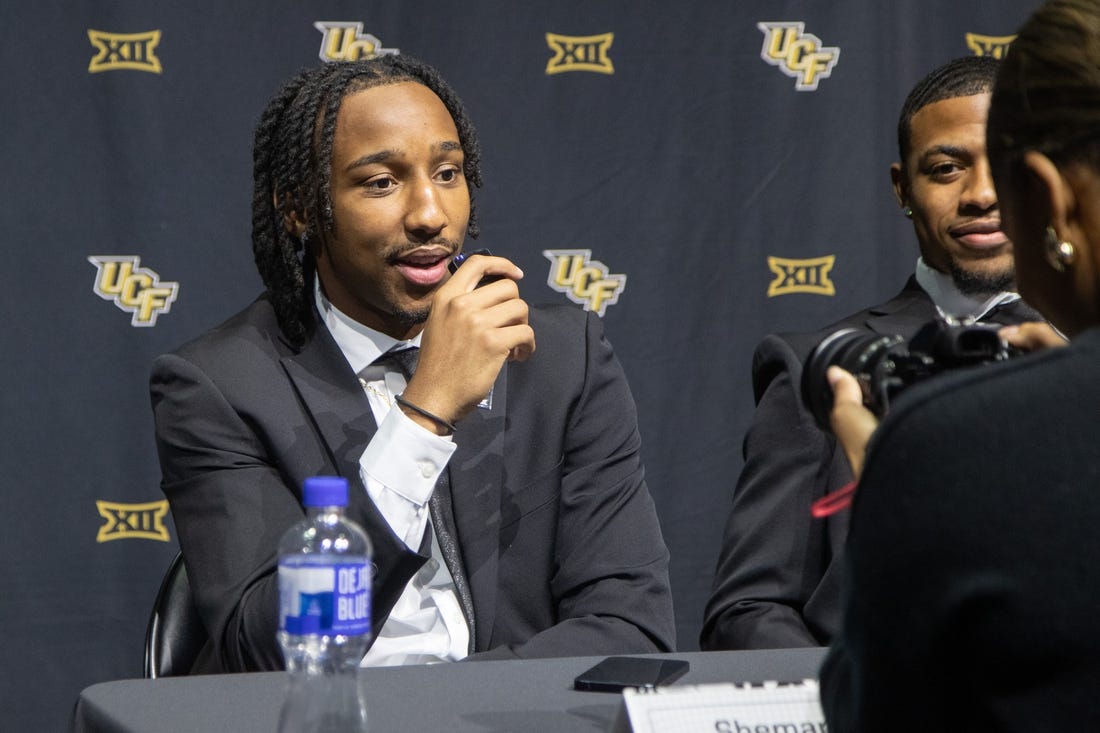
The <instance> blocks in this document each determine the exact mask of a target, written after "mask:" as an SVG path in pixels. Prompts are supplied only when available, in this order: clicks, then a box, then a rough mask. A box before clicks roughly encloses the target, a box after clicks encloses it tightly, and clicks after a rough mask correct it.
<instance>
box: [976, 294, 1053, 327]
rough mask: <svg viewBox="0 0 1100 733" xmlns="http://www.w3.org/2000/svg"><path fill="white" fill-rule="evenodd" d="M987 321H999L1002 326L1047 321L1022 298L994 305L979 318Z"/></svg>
mask: <svg viewBox="0 0 1100 733" xmlns="http://www.w3.org/2000/svg"><path fill="white" fill-rule="evenodd" d="M979 320H981V321H983V322H986V323H998V324H1000V325H1002V326H1015V325H1017V324H1019V323H1027V322H1029V321H1045V320H1046V319H1045V318H1043V316H1042V314H1040V313H1039V311H1037V310H1035V309H1034V308H1032V307H1031V306H1030V305H1028V304H1027V303H1025V302H1024V301H1023V300H1022V299H1020V298H1017V299H1016V300H1013V301H1010V302H1008V303H1001V304H1000V305H997V306H994V307H993V309H992V310H990V311H989V312H988V313H986V314H985V315H984V316H982V317H981V319H979Z"/></svg>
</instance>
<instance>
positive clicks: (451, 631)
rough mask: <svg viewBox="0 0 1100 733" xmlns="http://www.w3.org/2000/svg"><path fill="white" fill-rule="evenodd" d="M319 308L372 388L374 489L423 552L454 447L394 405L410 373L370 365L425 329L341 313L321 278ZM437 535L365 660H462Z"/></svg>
mask: <svg viewBox="0 0 1100 733" xmlns="http://www.w3.org/2000/svg"><path fill="white" fill-rule="evenodd" d="M314 297H315V300H316V303H317V310H318V312H319V313H320V314H321V319H322V321H323V322H324V324H325V326H326V327H327V328H328V330H329V332H330V333H331V334H332V337H333V339H334V340H335V341H336V344H337V345H338V346H339V347H340V350H341V351H342V352H343V354H344V357H345V358H346V359H347V360H348V364H350V365H351V368H352V370H353V371H354V372H355V373H356V374H359V375H360V379H359V382H360V384H362V385H363V389H364V391H365V392H366V395H367V401H368V402H369V403H370V408H371V412H372V413H373V414H374V420H375V422H376V423H377V425H378V431H377V432H376V433H375V435H374V437H373V438H372V439H371V441H370V443H369V444H368V445H367V448H366V450H365V451H363V455H362V456H361V457H360V459H359V472H360V476H361V477H362V479H363V485H364V486H366V488H367V494H368V495H369V496H370V498H371V500H372V501H373V502H374V504H375V506H376V507H378V510H379V511H380V512H381V513H382V516H383V517H385V519H386V522H387V523H389V525H390V528H391V529H393V531H394V534H396V535H397V536H398V537H400V538H401V539H402V540H404V542H405V544H406V545H408V547H409V548H411V549H412V550H413V551H418V550H419V549H420V546H421V542H422V541H423V539H424V532H425V529H429V530H430V527H431V523H430V518H431V517H430V511H429V509H428V500H429V499H430V498H431V495H432V491H433V490H434V489H435V483H436V481H437V480H438V479H439V476H440V474H441V473H442V472H443V471H444V470H445V469H446V467H447V462H448V461H449V460H450V458H451V455H452V454H453V453H454V451H455V447H456V446H455V444H454V441H453V440H451V438H450V436H439V435H436V434H435V433H432V432H431V431H429V430H425V429H424V428H422V427H420V426H419V425H417V424H416V423H415V422H413V421H412V420H410V419H409V418H408V416H407V415H405V413H404V412H402V411H401V410H392V409H390V408H391V407H392V405H393V396H394V395H397V394H401V393H402V392H403V391H404V389H405V387H406V383H405V376H404V375H403V374H402V373H401V372H399V371H397V370H395V369H392V368H390V369H388V370H386V369H384V368H382V367H378V366H371V364H372V362H374V360H375V359H377V358H378V357H379V356H381V355H382V354H384V353H386V352H387V351H389V350H391V349H392V348H394V347H395V346H396V347H398V348H405V347H406V346H419V344H420V336H419V335H418V336H416V337H415V338H413V339H411V340H410V341H398V340H397V339H394V338H391V337H390V336H387V335H386V334H383V333H380V332H378V331H375V330H374V329H371V328H368V327H366V326H364V325H363V324H361V323H359V322H357V321H355V320H353V319H351V318H350V317H348V316H347V315H345V314H344V313H341V312H340V311H339V310H338V309H337V308H336V307H335V306H333V305H332V304H331V303H330V302H329V301H328V299H327V298H326V297H325V296H324V294H323V293H322V292H321V289H320V286H319V285H318V284H316V282H315V285H314ZM430 534H431V538H430V539H431V559H430V560H429V561H428V562H427V563H425V564H424V566H423V567H422V568H421V569H420V571H419V572H417V573H416V575H414V576H413V578H412V579H411V580H410V581H409V583H408V585H406V586H405V590H404V592H403V593H402V594H401V596H400V597H399V598H398V599H397V603H396V604H395V605H394V607H393V610H392V611H391V612H390V615H389V618H387V619H386V622H385V624H383V626H382V628H381V629H375V637H376V638H375V641H374V644H373V645H372V646H371V648H370V650H368V651H367V654H366V656H365V657H364V658H363V661H362V662H361V666H364V667H383V666H392V665H399V664H427V663H432V662H442V661H453V660H458V659H462V658H463V657H465V656H466V654H467V652H468V646H469V642H470V631H469V628H468V627H467V626H466V619H465V617H464V616H463V614H462V607H461V606H460V605H459V602H458V596H457V595H456V594H455V586H454V579H453V578H452V577H451V574H450V571H449V570H448V569H447V564H446V563H445V562H444V561H443V556H442V554H441V553H440V550H439V543H438V541H437V540H436V537H435V533H434V532H430Z"/></svg>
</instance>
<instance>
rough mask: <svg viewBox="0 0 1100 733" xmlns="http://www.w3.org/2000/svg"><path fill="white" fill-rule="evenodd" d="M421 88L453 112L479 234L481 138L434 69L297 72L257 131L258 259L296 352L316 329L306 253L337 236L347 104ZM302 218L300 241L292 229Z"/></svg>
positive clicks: (392, 62)
mask: <svg viewBox="0 0 1100 733" xmlns="http://www.w3.org/2000/svg"><path fill="white" fill-rule="evenodd" d="M409 81H411V82H416V83H418V84H423V85H424V86H426V87H427V88H428V89H430V90H432V91H433V92H434V93H435V94H436V96H438V97H439V98H440V100H441V101H442V102H443V105H444V106H445V107H446V108H447V111H448V112H450V114H451V118H452V119H453V120H454V123H455V127H456V128H457V130H458V139H459V143H460V144H461V145H462V151H463V153H464V155H465V162H464V163H463V173H464V174H465V177H466V180H467V182H468V183H469V184H470V188H471V195H470V198H471V201H470V220H469V224H468V226H467V233H468V234H469V235H470V236H471V237H476V236H477V234H478V228H477V220H476V216H475V209H474V202H473V192H472V189H473V188H475V187H479V186H481V151H480V149H479V147H478V141H477V132H476V131H475V129H474V126H473V123H472V122H471V121H470V119H469V117H467V115H466V111H465V109H464V108H463V106H462V102H461V101H460V100H459V98H458V96H457V95H456V94H455V92H454V90H452V89H451V87H450V86H449V85H448V84H447V82H445V81H444V80H443V78H442V77H441V76H440V75H439V73H438V72H437V71H436V70H435V69H433V68H432V67H431V66H429V65H427V64H425V63H424V62H422V61H418V60H416V59H414V58H412V57H410V56H403V55H396V54H395V55H386V56H378V57H374V58H370V59H363V60H359V61H344V62H337V63H331V64H326V65H324V66H320V67H317V68H311V69H307V70H304V71H301V72H299V73H298V74H297V75H296V76H295V77H294V78H292V79H291V80H290V81H288V82H287V83H286V84H284V85H283V87H282V89H281V90H280V91H279V92H278V94H276V95H275V97H274V98H273V99H272V100H271V102H270V103H269V104H268V106H267V109H265V110H264V112H263V115H262V116H261V117H260V121H259V124H258V125H257V126H256V134H255V140H254V143H253V148H252V177H253V194H252V252H253V256H254V257H255V260H256V268H257V269H258V270H259V272H260V277H261V278H262V279H263V283H264V287H265V288H266V291H267V297H268V299H269V300H270V302H271V304H272V306H273V308H274V309H275V315H276V318H277V319H278V321H279V327H280V328H281V329H282V330H283V333H284V334H285V335H286V337H287V338H288V339H289V341H290V343H291V344H292V345H293V346H294V347H295V348H297V347H300V346H301V345H302V343H304V341H305V337H306V333H307V330H308V328H309V326H310V324H311V323H312V322H313V316H312V309H313V306H312V300H311V298H310V284H311V283H312V278H313V271H314V267H315V263H314V262H313V257H312V255H311V254H310V252H309V251H308V248H307V247H306V243H307V242H308V240H309V238H310V237H311V236H314V235H315V234H316V233H317V231H319V230H323V231H325V232H332V231H333V229H334V227H335V220H334V217H333V208H332V193H331V177H332V143H333V135H334V132H335V130H336V117H337V114H338V113H339V111H340V105H341V104H342V103H343V100H344V98H345V97H347V96H348V95H349V94H352V93H354V92H358V91H362V90H364V89H369V88H371V87H376V86H382V85H386V84H396V83H399V82H409ZM291 215H296V216H297V217H299V218H300V219H302V220H304V221H305V222H306V231H305V232H304V233H303V234H302V236H301V238H300V239H299V238H297V237H295V236H294V235H293V234H292V233H291V232H290V231H288V230H287V227H286V221H287V220H288V218H289V217H290V216H291Z"/></svg>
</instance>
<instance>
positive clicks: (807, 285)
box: [768, 255, 836, 298]
mask: <svg viewBox="0 0 1100 733" xmlns="http://www.w3.org/2000/svg"><path fill="white" fill-rule="evenodd" d="M835 261H836V256H835V255H826V256H824V257H814V258H812V259H808V260H791V259H787V258H785V257H769V258H768V269H769V270H771V271H772V272H774V273H775V279H774V280H772V281H771V283H770V284H769V285H768V297H769V298H774V297H775V296H777V295H790V294H791V293H813V294H814V295H836V288H835V287H834V286H833V281H832V280H830V279H829V271H830V270H832V269H833V262H835Z"/></svg>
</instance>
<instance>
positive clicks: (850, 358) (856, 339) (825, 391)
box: [802, 328, 905, 431]
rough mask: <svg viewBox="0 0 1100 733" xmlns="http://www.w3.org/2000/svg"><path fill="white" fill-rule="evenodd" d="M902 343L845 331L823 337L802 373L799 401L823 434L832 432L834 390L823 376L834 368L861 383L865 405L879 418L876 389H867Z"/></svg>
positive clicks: (859, 331) (885, 337) (872, 335)
mask: <svg viewBox="0 0 1100 733" xmlns="http://www.w3.org/2000/svg"><path fill="white" fill-rule="evenodd" d="M904 341H905V339H904V338H902V337H901V336H881V335H879V334H876V333H868V332H867V331H861V330H859V329H855V328H845V329H841V330H839V331H835V332H834V333H832V334H830V335H829V336H826V337H825V339H823V340H822V341H821V343H819V344H818V345H817V346H816V347H814V350H813V351H812V352H811V353H810V356H809V358H808V359H807V360H806V366H805V367H804V368H803V370H802V401H803V403H804V404H805V405H806V408H807V409H808V410H809V411H810V414H811V415H813V416H814V420H816V421H817V424H818V427H820V428H821V429H822V430H825V431H828V430H830V429H831V428H830V426H829V413H830V412H831V411H832V409H833V390H832V388H831V387H830V386H829V380H828V378H827V377H826V374H825V373H826V372H827V371H828V369H829V367H830V366H833V365H836V366H838V367H840V368H841V369H844V370H846V371H848V372H850V373H852V374H854V375H855V376H856V378H857V379H859V380H860V382H861V383H862V384H863V385H864V403H865V404H867V407H868V409H870V410H871V411H872V412H875V413H876V414H879V415H881V409H882V408H883V407H885V405H878V404H877V401H876V399H875V390H868V385H869V384H870V383H873V382H877V381H878V380H876V379H875V376H876V375H878V374H879V372H883V371H889V369H890V364H889V359H888V358H887V357H888V356H889V355H890V354H891V350H894V349H895V347H897V346H898V345H899V344H902V343H904ZM879 376H881V375H879Z"/></svg>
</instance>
